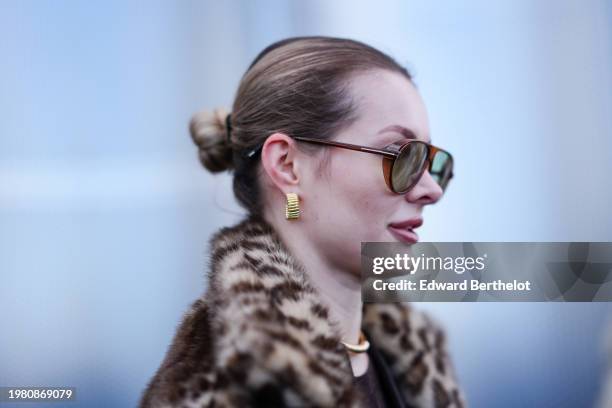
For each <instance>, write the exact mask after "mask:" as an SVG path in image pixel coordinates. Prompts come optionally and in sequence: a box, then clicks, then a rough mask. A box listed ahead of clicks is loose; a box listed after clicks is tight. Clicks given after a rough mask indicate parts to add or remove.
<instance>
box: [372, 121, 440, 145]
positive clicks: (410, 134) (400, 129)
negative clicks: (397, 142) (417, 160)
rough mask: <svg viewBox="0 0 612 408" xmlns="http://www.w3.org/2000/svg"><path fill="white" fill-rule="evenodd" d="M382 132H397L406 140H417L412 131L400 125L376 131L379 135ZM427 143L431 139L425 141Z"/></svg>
mask: <svg viewBox="0 0 612 408" xmlns="http://www.w3.org/2000/svg"><path fill="white" fill-rule="evenodd" d="M384 132H397V133H399V134H401V135H402V136H404V137H405V138H406V139H417V137H416V135H415V134H414V132H413V131H412V130H410V129H408V128H406V127H404V126H400V125H391V126H387V127H386V128H384V129H381V130H380V131H378V133H379V134H380V133H384ZM427 143H431V139H430V140H429V141H427Z"/></svg>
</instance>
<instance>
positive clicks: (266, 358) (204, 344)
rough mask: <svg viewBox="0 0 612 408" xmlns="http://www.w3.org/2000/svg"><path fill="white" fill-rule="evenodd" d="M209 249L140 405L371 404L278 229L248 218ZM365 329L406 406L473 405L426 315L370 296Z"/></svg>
mask: <svg viewBox="0 0 612 408" xmlns="http://www.w3.org/2000/svg"><path fill="white" fill-rule="evenodd" d="M210 249H211V257H210V265H209V267H210V269H209V272H208V276H207V279H208V287H207V290H206V292H205V293H204V294H203V296H202V297H201V298H200V299H198V300H196V301H195V302H194V303H193V304H192V306H191V308H190V310H189V311H187V313H185V315H184V317H183V320H182V322H181V324H180V325H179V327H178V328H177V332H176V334H175V336H174V339H173V341H172V344H171V345H170V347H169V349H168V351H167V352H166V356H165V358H164V360H163V362H162V364H161V365H160V367H159V368H158V370H157V372H156V373H155V375H154V376H153V378H152V379H151V380H150V382H149V384H148V386H147V388H146V390H145V391H144V394H143V396H142V399H141V401H140V407H141V408H160V407H166V408H168V407H178V406H180V407H235V406H244V407H247V406H258V407H297V406H299V407H304V406H308V407H351V408H354V407H361V406H363V403H362V402H361V400H362V399H361V397H362V395H361V390H360V389H358V388H357V387H354V385H353V372H352V370H351V366H350V361H349V357H348V353H347V352H346V350H345V349H344V346H343V345H342V344H341V343H340V339H341V336H340V332H339V329H338V325H337V324H336V323H335V322H333V321H332V319H331V318H330V315H329V310H328V308H327V307H326V306H325V305H324V304H323V303H322V301H321V299H320V295H319V293H318V292H317V290H316V289H315V287H314V286H313V284H312V282H311V281H310V280H309V277H308V274H307V273H306V272H305V271H304V268H303V266H302V265H300V264H299V263H298V262H297V260H296V259H295V258H294V257H293V256H292V255H291V254H290V253H289V251H288V250H287V248H286V247H285V245H284V244H283V243H282V242H281V240H280V238H279V236H278V234H276V233H275V231H274V230H273V229H272V227H271V226H270V225H269V224H267V223H266V222H265V221H264V220H263V219H261V218H257V217H248V218H246V219H244V220H243V221H242V222H240V223H238V224H237V225H235V226H232V227H226V228H223V229H221V230H220V231H218V232H217V233H216V234H215V235H214V236H213V237H212V238H211V241H210ZM363 330H364V332H365V333H366V336H367V337H368V339H369V340H370V343H371V344H372V352H373V353H374V354H371V355H370V356H371V357H372V356H375V358H373V359H372V360H371V362H375V363H376V364H375V365H376V367H377V368H376V371H377V372H378V371H379V367H381V368H380V370H381V372H384V377H385V379H383V380H382V381H383V387H388V392H387V394H388V395H393V396H394V398H393V400H394V401H396V402H397V406H400V407H401V406H405V407H463V406H465V403H464V399H463V395H462V393H461V391H460V389H459V387H458V385H457V382H456V380H455V375H454V372H453V369H452V365H451V363H450V361H449V358H448V354H447V352H446V345H445V338H444V333H443V332H442V330H441V329H439V328H438V326H437V325H436V324H435V323H434V322H433V321H432V320H431V319H430V318H429V317H428V316H427V315H425V314H423V313H421V312H419V311H417V310H416V309H413V308H412V307H410V306H409V305H408V304H407V303H369V304H364V305H363ZM381 362H382V363H381ZM381 378H382V377H381Z"/></svg>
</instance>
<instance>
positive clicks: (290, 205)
mask: <svg viewBox="0 0 612 408" xmlns="http://www.w3.org/2000/svg"><path fill="white" fill-rule="evenodd" d="M285 218H287V219H288V220H296V219H298V218H300V202H299V199H298V195H297V194H295V193H287V205H286V206H285Z"/></svg>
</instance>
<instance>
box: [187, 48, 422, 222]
mask: <svg viewBox="0 0 612 408" xmlns="http://www.w3.org/2000/svg"><path fill="white" fill-rule="evenodd" d="M373 69H383V70H388V71H393V72H397V73H400V74H402V75H404V76H405V77H406V78H407V79H408V80H411V79H412V77H411V75H410V73H409V72H408V71H407V70H406V69H405V68H404V67H402V66H400V65H399V64H398V63H397V62H396V61H395V60H394V59H393V58H391V57H390V56H388V55H386V54H385V53H383V52H381V51H379V50H377V49H375V48H373V47H370V46H369V45H366V44H364V43H361V42H359V41H354V40H349V39H343V38H333V37H321V36H316V37H294V38H288V39H285V40H282V41H278V42H276V43H274V44H271V45H270V46H268V47H267V48H265V49H264V50H263V51H262V52H260V53H259V55H258V56H257V57H256V58H255V60H254V61H253V62H252V63H251V65H250V66H249V68H248V70H247V71H246V73H245V74H244V76H243V77H242V80H241V81H240V85H239V87H238V91H237V93H236V97H235V100H234V104H233V107H232V111H231V116H230V117H229V120H227V119H228V113H229V112H227V111H225V110H223V109H216V110H214V111H212V112H210V111H203V112H200V113H197V114H195V115H194V116H193V118H192V119H191V122H190V125H189V129H190V132H191V137H192V139H193V141H194V142H195V144H196V145H197V146H198V148H199V158H200V161H201V163H202V164H203V165H204V167H206V168H207V169H208V170H209V171H211V172H213V173H216V172H220V171H224V170H230V169H233V170H234V181H233V188H234V194H235V195H236V198H237V199H238V201H239V203H240V204H241V205H242V206H243V207H244V208H245V209H247V210H248V211H249V212H250V213H251V214H258V215H260V214H261V213H262V211H263V202H262V197H261V191H260V185H259V183H258V176H257V171H256V170H257V164H258V163H259V162H260V160H259V158H258V157H259V155H258V154H255V155H252V156H250V157H249V156H247V155H246V153H249V152H253V151H255V150H256V149H258V148H259V147H261V146H262V145H263V144H264V142H265V140H266V139H267V138H268V136H270V135H271V134H273V133H275V132H281V133H284V134H287V135H288V136H307V137H311V138H319V139H330V138H332V137H333V136H334V135H335V134H336V133H337V132H338V131H339V130H341V129H343V128H344V127H346V126H348V125H350V124H351V123H352V122H353V121H354V120H355V119H356V106H355V103H354V102H353V101H352V100H351V97H350V94H349V89H348V84H349V80H350V79H351V77H352V76H353V75H354V74H357V73H361V72H365V71H369V70H373ZM228 125H229V128H228V127H227V126H228ZM228 136H231V138H229V140H231V142H230V141H229V140H228ZM304 148H306V147H304ZM309 148H313V146H310V147H309ZM315 148H316V147H315Z"/></svg>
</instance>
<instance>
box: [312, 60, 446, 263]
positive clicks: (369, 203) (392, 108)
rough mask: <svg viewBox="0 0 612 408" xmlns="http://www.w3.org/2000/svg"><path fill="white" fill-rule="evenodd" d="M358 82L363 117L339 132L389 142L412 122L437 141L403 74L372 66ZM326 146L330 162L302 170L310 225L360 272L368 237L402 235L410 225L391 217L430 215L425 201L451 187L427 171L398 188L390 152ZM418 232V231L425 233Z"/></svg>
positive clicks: (329, 254) (415, 130)
mask: <svg viewBox="0 0 612 408" xmlns="http://www.w3.org/2000/svg"><path fill="white" fill-rule="evenodd" d="M351 90H352V96H353V98H354V100H355V103H356V104H357V106H358V108H357V113H358V116H357V117H358V119H357V120H356V121H355V122H354V123H353V124H352V125H351V126H350V127H347V128H345V129H344V130H342V131H341V132H339V133H338V134H337V136H336V137H335V138H334V140H337V141H341V142H346V143H353V144H358V145H363V146H371V147H376V148H383V147H385V146H387V145H389V144H391V143H393V142H396V141H401V140H406V138H407V136H406V133H407V132H405V131H403V129H407V130H408V131H410V132H411V133H412V134H414V136H415V137H416V139H418V140H422V141H425V142H428V143H431V140H430V138H429V137H430V136H429V124H428V118H427V112H426V109H425V105H424V104H423V100H422V99H421V97H420V95H419V93H418V92H417V90H416V88H415V87H414V85H413V84H412V83H411V82H410V81H409V80H408V79H406V78H405V77H403V76H402V75H400V74H397V73H394V72H390V71H384V70H375V71H370V72H368V73H365V74H361V75H359V76H356V77H355V78H354V80H353V81H352V86H351ZM323 149H328V150H329V151H328V152H325V154H326V155H328V156H329V157H328V163H327V164H324V165H322V170H320V171H319V170H318V168H317V166H318V165H319V164H320V163H316V160H310V161H309V163H310V164H309V166H312V169H311V170H312V171H308V172H303V173H302V176H303V179H302V182H301V183H300V190H302V191H303V194H302V195H303V197H301V203H300V207H301V209H302V212H303V217H304V220H305V221H306V222H304V225H303V227H304V229H305V232H306V234H308V238H309V239H311V240H313V241H314V242H317V245H318V247H319V250H320V251H323V252H324V253H325V254H326V258H327V259H329V260H330V261H331V262H332V263H333V264H334V265H335V266H337V267H339V268H341V269H345V270H350V271H351V272H352V273H356V274H359V273H360V269H359V268H360V262H361V257H360V251H361V241H391V242H394V241H395V242H397V241H400V242H402V241H401V240H402V239H401V237H400V235H401V234H402V232H401V231H398V230H397V229H394V228H392V227H390V224H395V223H401V222H403V221H407V220H410V219H414V218H417V219H418V218H421V219H422V217H423V209H424V207H425V206H426V205H428V204H434V203H436V202H437V201H438V200H439V199H440V198H441V197H442V194H443V192H442V189H441V188H440V186H439V185H438V184H437V183H436V182H435V180H434V179H433V178H432V177H431V175H430V174H429V171H425V172H424V173H423V175H422V177H421V178H420V180H419V181H418V183H417V184H416V185H415V186H414V187H413V188H412V189H411V190H409V191H408V192H406V193H403V194H396V193H393V192H392V191H390V190H389V188H388V187H387V185H386V184H385V179H384V175H383V171H382V156H380V155H376V154H370V153H364V152H357V151H352V150H348V149H342V148H337V147H323ZM318 157H321V156H318ZM311 158H312V156H311ZM416 233H417V232H416V231H415V232H414V234H415V235H414V236H413V238H416V239H418V236H416ZM404 234H405V232H404ZM408 235H409V233H408ZM403 242H405V243H410V241H403Z"/></svg>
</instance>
